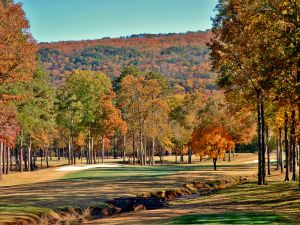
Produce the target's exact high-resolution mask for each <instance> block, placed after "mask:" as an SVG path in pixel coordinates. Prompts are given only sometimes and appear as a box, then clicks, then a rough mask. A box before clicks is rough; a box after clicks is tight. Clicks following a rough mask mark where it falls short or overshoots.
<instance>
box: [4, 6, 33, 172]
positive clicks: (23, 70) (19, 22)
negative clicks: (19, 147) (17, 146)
mask: <svg viewBox="0 0 300 225" xmlns="http://www.w3.org/2000/svg"><path fill="white" fill-rule="evenodd" d="M28 29H29V23H28V21H27V19H26V17H25V14H24V12H23V10H22V8H21V5H20V4H14V3H13V2H11V1H0V114H1V119H0V133H1V140H0V142H1V151H0V155H1V156H2V155H3V151H6V154H9V153H10V152H9V151H10V150H9V148H8V147H9V146H10V147H12V144H13V143H14V141H15V140H16V137H17V133H18V132H19V131H20V127H19V125H18V123H17V121H16V112H17V110H16V107H15V106H14V104H13V101H17V100H19V99H21V98H24V96H20V95H18V94H17V93H12V92H11V89H12V86H14V85H15V83H24V82H28V81H30V80H31V78H32V74H33V72H34V70H35V62H36V55H35V51H36V44H35V41H34V40H33V38H32V36H31V34H30V33H29V30H28ZM3 162H4V161H3ZM0 164H2V160H0ZM3 166H5V165H4V164H3ZM0 170H1V168H0Z"/></svg>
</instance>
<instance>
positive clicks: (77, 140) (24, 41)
mask: <svg viewBox="0 0 300 225" xmlns="http://www.w3.org/2000/svg"><path fill="white" fill-rule="evenodd" d="M0 21H4V22H3V23H1V25H0V44H1V46H3V48H1V54H0V111H1V118H0V165H1V166H0V175H2V174H3V173H4V174H8V173H9V172H10V171H20V172H23V171H28V172H29V171H33V170H36V169H38V168H43V167H49V160H51V158H52V157H53V156H55V157H57V158H58V160H60V158H61V157H65V158H66V159H67V160H68V163H69V164H76V163H78V161H80V163H87V164H92V163H99V162H102V163H103V162H104V161H105V158H107V157H108V156H112V157H113V158H118V157H121V158H123V161H124V163H128V164H133V165H136V164H139V165H155V164H156V163H157V162H156V161H155V156H159V157H160V160H159V163H161V164H163V162H164V160H163V157H164V156H165V155H168V154H173V155H175V159H176V162H183V161H184V156H185V155H187V158H188V160H187V162H188V163H192V156H193V155H198V156H199V160H203V159H204V158H210V159H213V163H214V169H217V167H216V164H217V160H218V159H219V158H225V155H226V153H227V155H228V160H230V159H231V152H232V151H233V150H234V148H235V144H236V143H249V142H251V140H252V138H253V135H254V130H255V123H254V122H255V121H254V117H253V114H252V113H251V110H249V109H247V108H244V107H241V106H240V105H237V104H231V103H228V102H226V101H225V99H224V95H223V93H222V92H221V91H217V90H215V91H207V90H203V89H198V90H193V91H190V92H187V91H184V90H179V89H178V88H176V87H174V86H172V85H171V84H170V82H169V81H168V80H166V79H165V77H163V76H162V75H161V74H160V73H159V72H156V71H146V70H141V69H139V68H138V67H135V66H125V67H124V68H123V70H122V72H121V75H120V76H118V77H117V78H115V79H113V80H111V79H110V78H109V77H108V76H106V75H105V74H104V73H103V72H101V71H95V70H94V71H91V70H73V71H71V72H67V73H65V74H64V75H63V76H62V81H61V83H59V84H58V85H54V84H53V83H52V82H51V80H50V77H49V74H48V73H47V72H46V71H45V70H44V68H43V66H42V65H41V64H40V63H39V60H38V56H37V44H36V42H35V41H34V39H33V38H32V36H31V34H30V32H29V24H28V21H27V20H26V18H25V15H24V12H23V11H22V7H21V5H20V4H15V3H13V2H12V1H4V0H2V1H0Z"/></svg>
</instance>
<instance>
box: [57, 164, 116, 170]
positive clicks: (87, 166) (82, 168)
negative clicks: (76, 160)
mask: <svg viewBox="0 0 300 225" xmlns="http://www.w3.org/2000/svg"><path fill="white" fill-rule="evenodd" d="M120 166H121V165H117V164H97V165H85V166H63V167H60V168H58V169H56V171H60V172H67V171H80V170H88V169H92V168H98V167H101V168H112V167H120Z"/></svg>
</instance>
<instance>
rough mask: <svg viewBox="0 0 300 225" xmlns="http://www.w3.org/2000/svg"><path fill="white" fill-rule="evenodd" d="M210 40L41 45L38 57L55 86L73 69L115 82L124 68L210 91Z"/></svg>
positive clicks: (194, 36)
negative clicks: (153, 73)
mask: <svg viewBox="0 0 300 225" xmlns="http://www.w3.org/2000/svg"><path fill="white" fill-rule="evenodd" d="M210 37H211V32H210V31H206V32H189V33H186V34H173V33H172V34H159V35H149V34H141V35H132V36H130V37H121V38H113V39H110V38H103V39H100V40H92V41H67V42H57V43H41V44H40V50H39V54H40V60H41V61H42V63H43V64H44V66H45V68H46V69H48V70H49V71H50V72H51V74H52V77H53V80H54V81H56V82H59V80H61V78H62V75H63V74H65V73H66V74H68V72H70V71H72V70H74V69H80V70H98V71H99V70H100V71H102V72H104V73H105V74H107V75H108V76H109V77H111V78H114V77H118V76H119V75H120V73H121V71H122V69H123V68H124V67H126V66H138V67H139V68H140V69H141V70H143V71H157V72H160V73H161V74H162V75H163V76H165V77H166V78H168V80H170V82H171V84H172V85H173V86H176V85H179V86H178V87H179V88H181V87H184V89H185V91H189V90H191V89H199V88H205V89H210V90H211V89H214V88H215V85H214V80H215V76H214V74H213V73H212V72H211V70H210V66H209V50H208V48H207V47H206V43H207V42H208V41H209V40H210Z"/></svg>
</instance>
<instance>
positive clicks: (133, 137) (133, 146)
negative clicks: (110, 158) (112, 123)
mask: <svg viewBox="0 0 300 225" xmlns="http://www.w3.org/2000/svg"><path fill="white" fill-rule="evenodd" d="M135 156H136V155H135V135H134V134H133V135H132V157H133V161H132V163H133V165H135Z"/></svg>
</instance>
